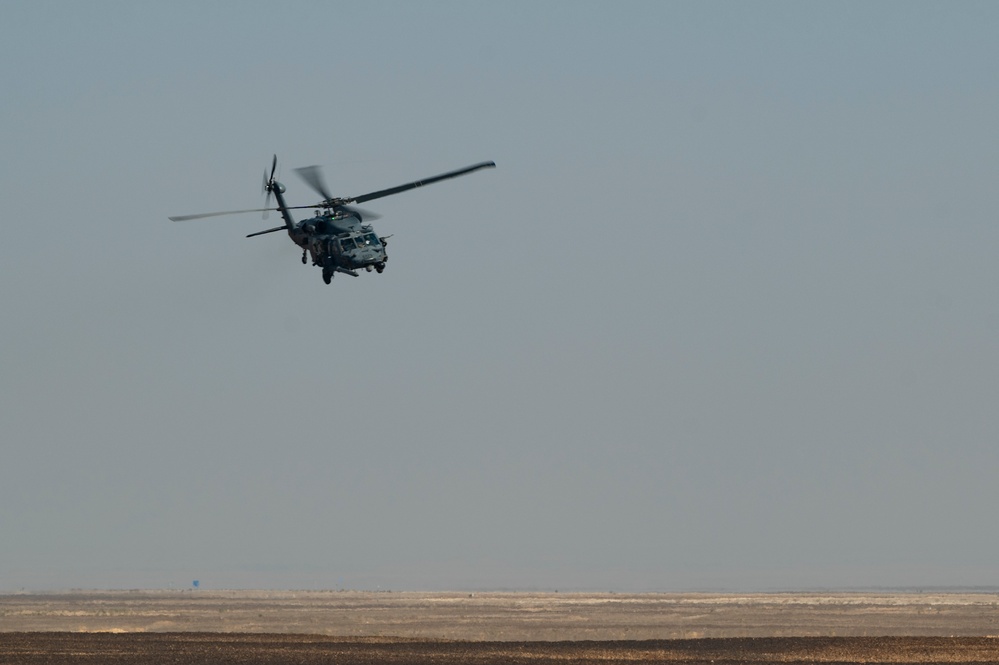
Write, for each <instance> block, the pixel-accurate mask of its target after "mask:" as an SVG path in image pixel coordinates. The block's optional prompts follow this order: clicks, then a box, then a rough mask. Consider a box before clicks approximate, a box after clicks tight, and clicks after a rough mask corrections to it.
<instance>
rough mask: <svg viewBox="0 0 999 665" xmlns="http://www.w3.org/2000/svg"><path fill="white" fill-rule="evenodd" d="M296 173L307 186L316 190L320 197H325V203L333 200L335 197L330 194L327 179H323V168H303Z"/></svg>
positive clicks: (296, 170)
mask: <svg viewBox="0 0 999 665" xmlns="http://www.w3.org/2000/svg"><path fill="white" fill-rule="evenodd" d="M295 173H297V174H298V177H299V178H301V179H302V180H304V181H305V184H307V185H308V186H309V187H311V188H312V189H314V190H315V191H316V193H317V194H319V196H321V197H323V200H324V201H327V200H329V199H332V198H333V195H332V194H330V188H329V187H327V186H326V178H324V177H323V169H322V167H321V166H303V167H302V168H300V169H295Z"/></svg>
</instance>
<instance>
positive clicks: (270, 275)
mask: <svg viewBox="0 0 999 665" xmlns="http://www.w3.org/2000/svg"><path fill="white" fill-rule="evenodd" d="M997 34H999V5H997V4H996V3H989V2H983V3H975V2H964V3H949V2H936V3H926V2H881V3H870V2H825V3H814V2H812V3H799V2H786V3H784V2H776V3H774V2H755V3H736V2H688V3H673V2H607V3H594V2H577V1H573V2H555V1H552V2H541V3H538V2H489V3H487V2H420V3H412V2H364V3H360V2H358V3H343V4H338V3H332V2H290V3H273V2H250V1H246V2H228V3H222V2H217V3H203V2H182V1H178V2H168V3H163V2H146V1H141V2H132V1H122V2H88V3H68V2H54V1H50V2H43V1H34V0H33V1H30V2H28V1H13V2H7V3H4V6H3V20H2V21H0V90H2V95H0V191H2V201H3V211H4V214H3V232H2V241H0V284H2V285H3V286H2V287H0V307H2V316H0V439H2V442H0V590H17V589H22V588H24V589H58V588H70V587H111V588H134V587H175V588H176V587H187V586H189V585H190V584H191V581H192V580H194V579H199V580H200V581H201V584H202V586H203V587H213V588H221V587H271V588H341V587H346V588H371V589H374V588H392V589H414V590H416V589H491V588H504V589H538V588H540V589H560V590H562V589H580V590H583V589H587V590H589V589H592V590H618V591H670V590H688V589H764V590H766V589H787V588H806V587H853V586H872V585H875V586H900V585H905V586H933V585H999V562H997V559H996V552H997V551H999V530H997V529H996V528H995V506H996V505H997V504H999V483H997V482H996V478H997V474H999V447H997V443H999V408H997V403H999V341H997V331H999V298H997V297H996V285H997V283H999V263H997V261H996V248H997V245H999V224H997V213H999V188H997V186H996V182H997V176H999V132H997V131H996V127H995V123H996V118H997V117H999V67H997V63H999V41H997V40H996V35H997ZM274 153H277V155H278V159H279V178H280V179H281V180H282V181H283V182H284V183H285V185H286V186H287V190H288V191H287V197H288V199H289V202H290V203H292V204H299V205H302V204H309V203H312V202H313V201H314V200H315V199H316V196H315V194H314V193H313V192H312V191H311V190H309V189H308V188H307V187H306V186H305V185H304V184H303V183H302V182H301V181H299V180H298V179H297V178H296V177H295V175H294V173H293V171H292V169H293V168H295V167H298V166H305V165H310V164H322V165H324V167H325V169H326V177H327V180H328V181H329V183H330V186H331V189H332V190H333V191H334V193H335V194H341V195H358V194H362V193H365V192H369V191H372V190H377V189H381V188H384V187H388V186H392V185H396V184H399V183H402V182H406V181H409V180H413V179H417V178H420V177H423V176H430V175H434V174H436V173H440V172H442V171H446V170H449V169H453V168H458V167H461V166H465V165H468V164H472V163H475V162H478V161H482V160H488V159H492V160H495V161H496V163H497V165H498V168H496V169H495V170H489V171H482V172H478V173H475V174H473V175H469V176H466V177H464V178H460V179H457V180H451V181H448V182H444V183H439V184H435V185H433V186H430V187H426V188H423V189H419V190H416V191H412V192H408V193H405V194H401V195H398V196H394V197H389V198H385V199H381V200H379V201H373V202H371V203H369V204H367V207H368V208H370V209H373V210H375V211H377V212H379V213H381V214H382V215H383V216H384V217H383V218H382V219H381V220H379V221H378V222H376V226H375V228H376V230H377V231H378V233H379V234H381V235H387V234H393V237H392V240H391V241H390V245H389V248H388V253H389V257H390V260H389V263H388V267H387V269H386V271H385V273H384V274H382V275H377V274H374V273H372V274H366V273H365V274H362V275H361V276H360V277H358V278H356V279H354V278H351V277H348V276H345V275H341V276H339V277H337V278H336V279H335V280H334V282H333V284H332V285H331V286H326V285H325V284H323V281H322V278H321V274H320V271H319V270H318V269H317V268H313V267H311V266H310V267H305V266H303V265H302V264H301V263H300V261H299V256H300V254H299V252H298V251H297V249H296V248H295V246H294V245H293V244H292V243H291V242H290V241H289V240H288V239H287V238H286V237H283V236H281V235H280V234H272V235H268V236H263V237H259V238H252V239H249V240H248V239H245V238H244V236H245V235H246V234H247V233H250V232H253V231H258V230H262V229H265V228H269V227H271V226H274V224H275V223H277V222H276V215H272V216H271V219H270V220H268V221H266V222H265V221H262V220H261V219H260V216H259V215H258V214H250V215H245V216H241V217H223V218H217V219H209V220H203V221H198V222H185V223H173V222H170V221H168V220H167V217H168V216H169V215H182V214H189V213H197V212H208V211H213V210H226V209H239V208H253V207H257V206H260V205H262V204H263V197H262V196H261V194H260V177H261V173H262V172H263V171H264V169H265V168H266V167H267V166H268V165H269V162H270V159H271V156H272V155H273V154H274Z"/></svg>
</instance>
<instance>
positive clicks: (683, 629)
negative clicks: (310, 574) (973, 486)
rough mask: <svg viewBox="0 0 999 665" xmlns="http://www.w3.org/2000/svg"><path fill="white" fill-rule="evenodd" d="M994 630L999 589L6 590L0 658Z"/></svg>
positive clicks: (944, 643) (888, 638) (524, 647)
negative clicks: (916, 591)
mask: <svg viewBox="0 0 999 665" xmlns="http://www.w3.org/2000/svg"><path fill="white" fill-rule="evenodd" d="M996 635H999V595H996V594H870V593H865V594H860V593H857V594H747V595H720V594H641V595H627V594H558V593H477V594H468V593H368V592H351V591H330V592H316V591H303V592H290V591H286V592H275V591H203V590H201V591H130V592H74V593H58V594H56V593H50V594H11V595H0V663H41V662H46V663H71V662H82V661H84V660H85V661H87V662H107V663H139V662H143V663H149V662H172V663H199V662H216V663H230V662H232V663H236V662H240V663H250V662H254V663H313V662H315V663H318V662H337V663H401V662H407V663H424V662H425V663H430V662H434V663H438V664H440V663H445V664H446V663H500V662H503V663H517V662H524V663H526V662H531V663H533V664H535V665H541V664H543V663H548V662H556V661H560V662H564V661H566V660H570V661H573V662H597V661H599V662H601V663H608V662H622V663H624V662H689V663H699V662H704V663H707V662H733V663H734V662H746V663H748V662H842V663H859V662H885V663H888V662H894V663H897V662H903V663H927V662H962V663H972V662H979V663H982V662H999V638H996V637H990V636H996Z"/></svg>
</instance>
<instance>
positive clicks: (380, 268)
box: [375, 263, 385, 275]
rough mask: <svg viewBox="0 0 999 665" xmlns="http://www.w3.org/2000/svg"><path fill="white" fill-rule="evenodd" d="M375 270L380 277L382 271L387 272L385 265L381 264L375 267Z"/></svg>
mask: <svg viewBox="0 0 999 665" xmlns="http://www.w3.org/2000/svg"><path fill="white" fill-rule="evenodd" d="M375 270H377V271H378V274H379V275H380V274H382V271H383V270H385V264H384V263H379V264H377V265H375Z"/></svg>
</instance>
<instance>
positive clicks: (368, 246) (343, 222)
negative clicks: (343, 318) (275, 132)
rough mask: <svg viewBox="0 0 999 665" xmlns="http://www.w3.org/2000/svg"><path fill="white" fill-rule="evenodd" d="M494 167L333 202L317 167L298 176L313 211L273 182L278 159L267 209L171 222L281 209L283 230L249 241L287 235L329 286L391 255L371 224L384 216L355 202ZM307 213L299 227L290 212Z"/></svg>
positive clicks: (380, 266)
mask: <svg viewBox="0 0 999 665" xmlns="http://www.w3.org/2000/svg"><path fill="white" fill-rule="evenodd" d="M495 166H496V163H495V162H480V163H479V164H473V165H472V166H467V167H465V168H463V169H457V170H455V171H448V172H447V173H441V174H440V175H435V176H432V177H430V178H424V179H423V180H414V181H413V182H408V183H406V184H405V185H399V186H397V187H389V188H388V189H380V190H378V191H377V192H371V193H369V194H362V195H361V196H350V197H334V196H332V195H330V192H329V188H328V187H327V186H326V181H325V179H324V178H323V173H322V169H321V168H320V167H318V166H306V167H304V168H300V169H295V172H296V173H297V174H298V175H299V177H301V178H302V180H304V181H305V183H306V184H307V185H309V187H311V188H312V189H314V190H315V191H316V193H318V194H319V196H321V197H323V200H322V201H320V202H319V203H316V204H314V205H310V206H289V205H288V204H286V203H285V201H284V196H283V195H284V193H285V187H284V185H282V184H281V183H279V182H278V181H277V180H275V179H274V172H275V171H276V170H277V155H274V161H273V162H272V163H271V173H270V176H268V175H267V171H266V170H265V171H264V182H263V193H264V194H266V196H267V198H266V203H265V205H268V207H265V208H253V209H251V210H227V211H224V212H209V213H203V214H200V215H181V216H178V217H170V218H169V219H170V220H171V221H174V222H184V221H188V220H191V219H202V218H204V217H217V216H220V215H237V214H241V213H247V212H263V213H264V218H265V219H266V217H267V212H268V211H271V210H277V211H279V212H280V213H281V217H282V219H284V226H276V227H274V228H273V229H267V230H266V231H257V232H256V233H251V234H249V235H248V236H246V237H247V238H252V237H254V236H259V235H264V234H265V233H275V232H276V231H287V232H288V236H289V237H290V238H291V239H292V241H293V242H294V243H295V244H296V245H298V246H299V247H301V248H302V263H306V262H307V258H308V257H309V256H310V255H311V257H312V265H316V266H321V267H322V269H323V281H324V282H326V283H327V284H329V283H330V282H331V281H332V280H333V275H335V274H336V273H338V272H342V273H345V274H347V275H352V276H353V277H357V274H358V273H357V271H358V270H361V269H362V268H363V269H364V270H366V271H368V272H371V271H372V270H377V271H378V272H379V273H380V272H382V271H383V270H385V262H386V261H388V256H387V255H386V254H385V245H386V240H387V239H388V238H389V237H390V236H385V237H379V236H378V235H377V234H376V233H375V232H374V229H372V228H371V224H370V223H368V222H370V221H372V220H375V219H378V218H379V217H381V215H378V214H377V213H373V212H368V211H367V210H363V209H361V208H356V207H354V206H352V205H349V204H352V203H364V202H365V201H372V200H374V199H380V198H382V197H383V196H391V195H393V194H399V193H401V192H405V191H408V190H410V189H416V188H417V187H422V186H424V185H429V184H431V183H434V182H440V181H441V180H447V179H449V178H457V177H458V176H460V175H465V174H467V173H472V172H473V171H478V170H479V169H485V168H493V167H495ZM271 194H273V195H274V198H275V199H277V207H276V208H271V207H269V204H270V198H271ZM304 208H315V209H316V210H315V216H313V217H310V218H309V219H305V220H302V221H301V222H296V221H295V220H294V219H292V216H291V212H290V211H291V210H300V209H304Z"/></svg>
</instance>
